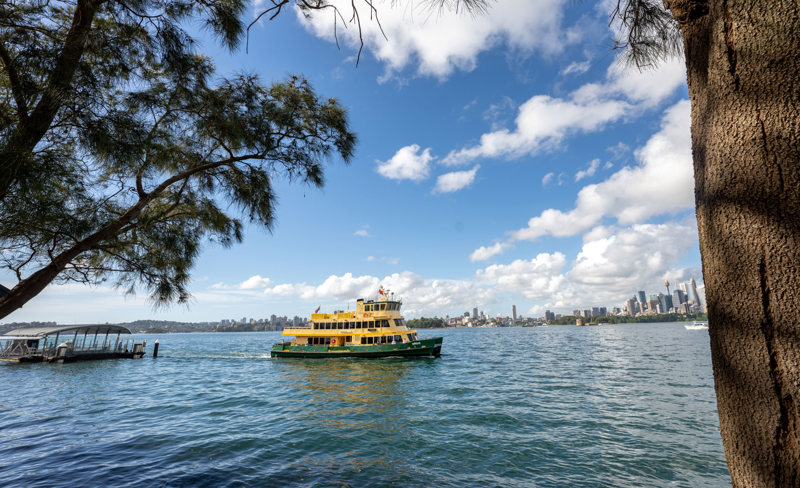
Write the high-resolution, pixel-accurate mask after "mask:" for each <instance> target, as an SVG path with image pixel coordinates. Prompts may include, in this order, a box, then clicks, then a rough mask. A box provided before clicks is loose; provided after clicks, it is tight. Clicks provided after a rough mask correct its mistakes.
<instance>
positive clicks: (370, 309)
mask: <svg viewBox="0 0 800 488" xmlns="http://www.w3.org/2000/svg"><path fill="white" fill-rule="evenodd" d="M378 293H379V297H378V298H377V299H376V300H364V299H363V298H359V299H358V300H357V301H356V310H355V311H347V312H344V311H341V310H337V311H335V312H333V313H318V312H319V309H317V311H316V312H315V313H313V314H311V320H310V321H309V325H306V326H302V327H286V328H284V329H283V334H282V335H284V336H292V337H293V339H292V340H290V341H284V342H281V343H278V344H275V345H274V346H272V351H271V354H270V355H271V356H272V357H295V358H334V357H336V358H339V357H362V358H381V357H408V356H429V357H437V356H439V355H440V354H441V351H442V338H441V337H433V338H430V339H420V338H419V337H417V331H416V330H413V329H409V328H408V327H406V322H405V319H403V316H402V315H400V306H401V305H402V301H400V300H390V299H389V298H388V297H387V296H386V295H387V294H386V292H384V291H383V288H381V290H380V291H379V292H378Z"/></svg>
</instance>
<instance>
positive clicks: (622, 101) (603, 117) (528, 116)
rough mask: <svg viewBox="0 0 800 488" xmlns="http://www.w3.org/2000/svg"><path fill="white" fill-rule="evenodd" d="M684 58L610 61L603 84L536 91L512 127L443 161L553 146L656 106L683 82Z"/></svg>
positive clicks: (509, 154)
mask: <svg viewBox="0 0 800 488" xmlns="http://www.w3.org/2000/svg"><path fill="white" fill-rule="evenodd" d="M685 80H686V77H685V68H684V65H683V62H681V61H680V60H674V61H669V62H664V63H663V64H662V65H660V66H659V68H658V69H657V70H653V71H649V72H645V73H640V72H639V71H636V70H634V69H627V70H622V69H620V68H619V67H618V63H615V64H614V65H612V67H611V68H609V71H608V73H607V76H606V81H605V82H604V83H601V84H598V83H589V84H586V85H583V86H582V87H580V88H578V89H577V90H575V91H573V92H572V93H571V94H570V95H569V96H568V97H566V98H554V97H551V96H548V95H535V96H533V97H531V98H530V99H528V101H527V102H525V103H524V104H522V105H521V106H520V107H519V109H518V113H517V118H516V120H515V125H516V127H515V128H514V129H513V130H510V129H507V128H502V129H498V130H493V131H492V132H487V133H485V134H483V135H482V136H481V137H480V143H479V144H477V145H475V146H472V147H466V148H462V149H459V150H453V151H450V153H449V154H448V155H447V156H445V157H444V158H443V159H442V161H441V162H442V164H445V165H458V164H465V163H468V162H470V161H472V160H474V159H477V158H496V157H509V158H517V157H521V156H524V155H526V154H535V153H537V152H540V151H543V150H547V149H550V148H553V147H557V146H558V145H559V144H560V143H561V142H562V141H563V140H564V139H565V138H566V137H568V136H571V135H573V134H578V133H591V132H595V131H598V130H601V129H603V128H604V127H605V126H606V125H607V124H609V123H613V122H616V121H618V120H620V119H623V118H625V117H635V116H638V115H639V113H641V111H642V110H645V109H648V108H651V107H654V106H656V105H657V104H659V103H661V102H662V101H664V100H665V99H666V98H667V97H669V96H670V95H671V94H672V93H674V92H675V90H676V89H677V88H678V87H679V86H681V85H682V84H683V83H685Z"/></svg>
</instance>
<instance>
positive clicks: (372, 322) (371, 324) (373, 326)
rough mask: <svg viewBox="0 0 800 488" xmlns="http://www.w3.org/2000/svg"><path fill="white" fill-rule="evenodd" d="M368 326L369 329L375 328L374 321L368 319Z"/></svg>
mask: <svg viewBox="0 0 800 488" xmlns="http://www.w3.org/2000/svg"><path fill="white" fill-rule="evenodd" d="M369 328H370V329H374V328H375V321H374V320H370V321H369Z"/></svg>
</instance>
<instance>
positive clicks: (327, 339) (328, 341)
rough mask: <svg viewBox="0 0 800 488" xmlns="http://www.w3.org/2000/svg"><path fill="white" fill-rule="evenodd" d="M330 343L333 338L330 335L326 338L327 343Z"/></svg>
mask: <svg viewBox="0 0 800 488" xmlns="http://www.w3.org/2000/svg"><path fill="white" fill-rule="evenodd" d="M330 343H331V338H330V337H326V338H325V344H326V345H328V344H330Z"/></svg>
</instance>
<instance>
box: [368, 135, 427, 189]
mask: <svg viewBox="0 0 800 488" xmlns="http://www.w3.org/2000/svg"><path fill="white" fill-rule="evenodd" d="M420 149H421V148H420V147H419V146H418V145H417V144H412V145H410V146H405V147H403V148H400V150H398V151H397V152H396V153H395V155H394V156H392V158H391V159H390V160H388V161H386V162H382V161H377V163H378V167H377V169H376V170H377V171H378V173H379V174H380V175H381V176H384V177H386V178H390V179H393V180H412V181H422V180H424V179H425V178H427V177H428V175H429V174H430V162H431V161H432V160H433V159H434V157H433V156H431V150H430V148H427V149H425V150H423V151H422V153H420Z"/></svg>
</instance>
